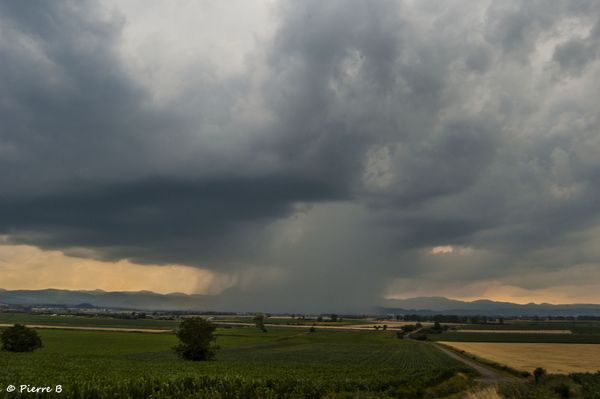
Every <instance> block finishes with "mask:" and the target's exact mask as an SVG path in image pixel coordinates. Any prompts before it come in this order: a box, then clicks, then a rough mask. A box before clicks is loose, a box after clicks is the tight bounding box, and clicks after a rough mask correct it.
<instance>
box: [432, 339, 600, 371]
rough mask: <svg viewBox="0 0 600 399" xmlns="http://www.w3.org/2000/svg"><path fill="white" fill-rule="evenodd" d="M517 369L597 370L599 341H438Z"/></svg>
mask: <svg viewBox="0 0 600 399" xmlns="http://www.w3.org/2000/svg"><path fill="white" fill-rule="evenodd" d="M441 343H443V344H445V345H448V346H451V347H454V348H456V349H459V350H463V351H465V352H468V353H471V354H473V355H475V356H478V357H481V358H483V359H487V360H491V361H493V362H496V363H499V364H502V365H507V366H510V367H512V368H515V369H518V370H527V371H533V370H535V368H537V367H543V368H545V369H546V370H547V371H548V372H549V373H564V374H568V373H576V372H586V371H589V372H596V371H598V370H600V344H598V345H596V344H545V343H505V342H502V343H496V342H494V343H492V342H441Z"/></svg>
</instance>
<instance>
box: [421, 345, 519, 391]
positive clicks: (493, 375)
mask: <svg viewBox="0 0 600 399" xmlns="http://www.w3.org/2000/svg"><path fill="white" fill-rule="evenodd" d="M431 345H433V346H435V347H436V348H438V349H439V350H441V351H442V352H444V353H445V354H446V355H448V356H450V357H451V358H453V359H456V360H458V361H460V362H462V363H464V364H466V365H467V366H469V367H471V368H472V369H475V370H476V371H477V372H478V373H479V374H481V378H479V381H480V382H482V383H483V384H485V385H498V384H500V383H502V382H507V381H514V380H515V379H516V377H513V376H510V375H508V374H505V373H502V372H500V371H497V370H494V369H493V368H491V367H488V366H484V365H483V364H481V363H479V362H478V361H476V360H473V359H469V358H467V357H464V356H461V355H459V354H458V353H456V352H454V351H453V350H451V349H448V348H445V347H443V346H442V345H438V344H435V343H432V344H431Z"/></svg>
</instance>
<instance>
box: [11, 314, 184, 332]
mask: <svg viewBox="0 0 600 399" xmlns="http://www.w3.org/2000/svg"><path fill="white" fill-rule="evenodd" d="M15 323H21V324H34V325H56V326H72V327H115V328H119V327H121V328H152V329H162V328H164V329H174V328H177V325H178V322H177V321H174V320H154V319H118V318H114V317H97V316H95V317H91V316H90V317H86V316H75V315H73V316H70V315H57V316H52V315H45V314H31V313H0V324H15Z"/></svg>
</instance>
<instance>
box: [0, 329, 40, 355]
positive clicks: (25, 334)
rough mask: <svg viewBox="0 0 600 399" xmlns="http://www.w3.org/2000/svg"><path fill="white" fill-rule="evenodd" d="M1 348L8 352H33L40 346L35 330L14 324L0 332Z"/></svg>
mask: <svg viewBox="0 0 600 399" xmlns="http://www.w3.org/2000/svg"><path fill="white" fill-rule="evenodd" d="M1 339H2V350H3V351H8V352H33V351H34V350H36V349H37V348H41V347H42V339H41V338H40V336H39V335H38V333H37V331H35V330H32V329H31V328H27V327H25V326H24V325H22V324H15V325H14V326H12V327H9V328H7V329H6V330H4V331H3V332H2V338H1Z"/></svg>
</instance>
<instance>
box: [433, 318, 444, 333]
mask: <svg viewBox="0 0 600 399" xmlns="http://www.w3.org/2000/svg"><path fill="white" fill-rule="evenodd" d="M433 329H434V330H435V331H436V332H438V333H441V332H442V331H444V329H443V327H442V325H441V324H440V322H439V321H436V322H435V323H433Z"/></svg>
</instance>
